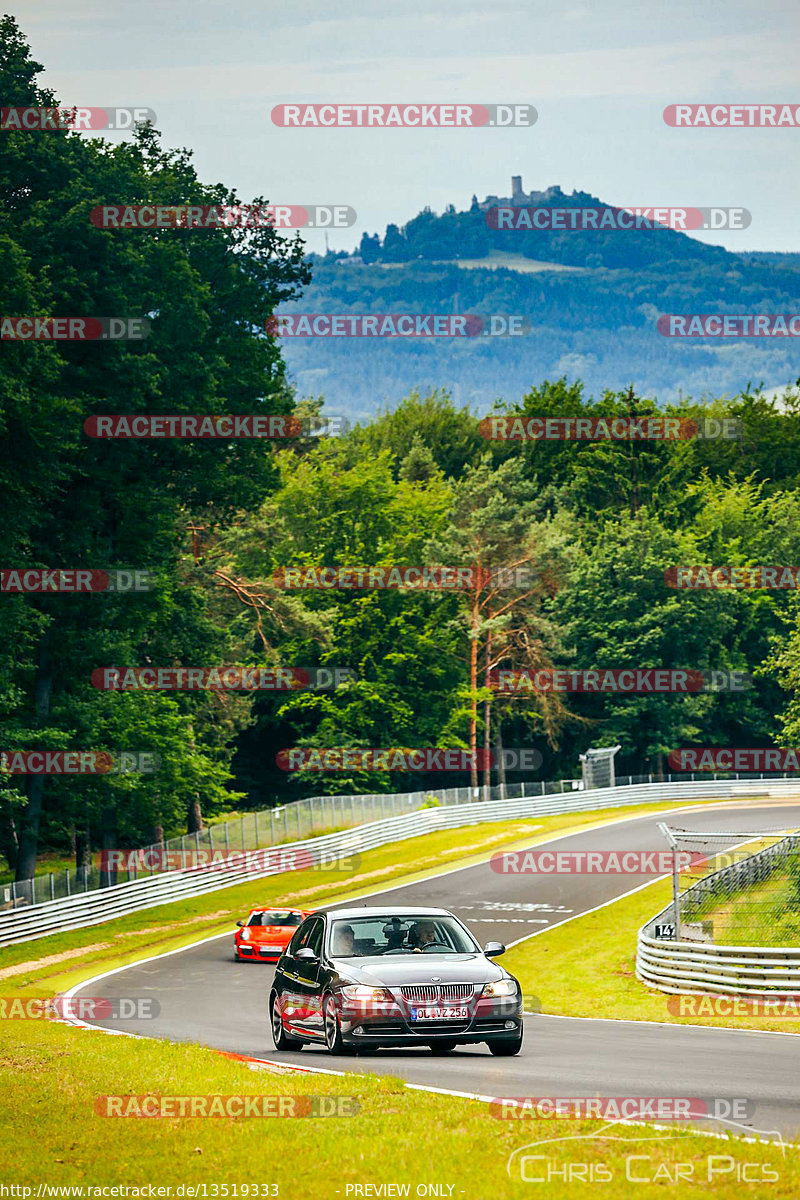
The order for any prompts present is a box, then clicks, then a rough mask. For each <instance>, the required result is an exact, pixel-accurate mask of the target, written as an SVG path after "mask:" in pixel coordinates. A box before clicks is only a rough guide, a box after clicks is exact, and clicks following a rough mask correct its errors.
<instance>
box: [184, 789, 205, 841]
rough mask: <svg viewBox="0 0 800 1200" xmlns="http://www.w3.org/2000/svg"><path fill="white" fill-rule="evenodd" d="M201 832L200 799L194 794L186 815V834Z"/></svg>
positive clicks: (201, 812)
mask: <svg viewBox="0 0 800 1200" xmlns="http://www.w3.org/2000/svg"><path fill="white" fill-rule="evenodd" d="M202 830H203V810H202V808H201V807H200V797H199V795H198V794H197V792H195V794H194V798H193V799H192V802H191V803H190V805H189V811H188V813H187V814H186V832H187V833H201V832H202Z"/></svg>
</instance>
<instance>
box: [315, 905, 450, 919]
mask: <svg viewBox="0 0 800 1200" xmlns="http://www.w3.org/2000/svg"><path fill="white" fill-rule="evenodd" d="M327 915H328V916H329V917H336V919H337V920H338V919H339V918H340V917H348V918H351V917H452V915H453V914H452V913H451V912H450V911H449V909H447V908H426V907H425V906H424V905H422V904H403V905H398V904H387V905H381V906H380V908H378V907H376V906H375V905H371V906H369V907H367V906H364V907H362V908H330V909H328V914H327Z"/></svg>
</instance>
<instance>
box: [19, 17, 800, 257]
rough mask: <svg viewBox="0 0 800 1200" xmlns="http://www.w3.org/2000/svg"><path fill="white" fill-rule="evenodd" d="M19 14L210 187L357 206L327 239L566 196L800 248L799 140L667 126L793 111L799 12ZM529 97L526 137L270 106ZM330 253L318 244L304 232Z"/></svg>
mask: <svg viewBox="0 0 800 1200" xmlns="http://www.w3.org/2000/svg"><path fill="white" fill-rule="evenodd" d="M13 11H14V14H15V16H16V17H17V20H18V21H19V23H20V24H21V26H22V28H23V31H24V32H25V34H26V36H27V38H28V40H29V42H30V43H31V47H32V52H33V55H34V57H35V58H36V59H38V61H40V62H42V63H44V64H45V67H46V71H45V73H44V74H43V76H42V77H41V79H42V82H44V83H45V84H47V85H48V86H49V87H51V88H52V89H53V90H54V91H55V92H56V93H57V95H58V96H59V97H60V99H61V100H62V101H68V102H70V103H75V104H85V105H104V104H119V105H142V106H146V107H148V108H151V109H154V110H155V111H156V113H157V114H158V120H157V122H156V124H157V127H158V129H160V130H161V132H162V134H163V139H164V143H165V144H166V145H171V146H186V147H190V148H192V149H193V150H194V152H195V162H196V166H197V170H198V173H199V175H200V176H201V178H203V179H204V180H206V181H208V182H216V181H223V182H225V183H226V184H228V185H230V186H232V187H235V188H236V189H237V190H238V192H239V193H240V195H241V196H242V198H243V199H244V200H247V199H250V198H252V197H253V196H255V195H263V196H266V197H267V198H268V199H269V200H270V201H271V202H274V203H286V204H306V203H310V204H324V203H334V204H348V205H351V206H352V207H353V208H355V209H356V211H357V213H358V221H357V224H356V225H355V227H354V229H353V230H352V231H344V232H341V233H339V234H334V235H332V236H331V246H332V247H336V248H348V249H349V248H350V247H351V246H352V245H353V244H354V243H355V242H356V241H358V239H359V238H360V235H361V232H362V230H364V229H366V230H368V232H370V233H372V232H378V231H379V232H381V233H383V230H384V228H385V226H386V224H387V222H390V221H394V222H396V223H398V224H402V223H403V222H404V221H406V220H408V219H409V218H410V217H411V216H413V215H415V214H416V213H417V212H418V211H419V210H420V209H421V208H422V207H423V206H425V205H430V207H431V208H433V209H434V210H436V211H441V210H442V209H443V208H444V206H445V205H446V204H449V203H452V204H455V205H456V207H457V208H465V207H468V205H469V201H470V198H471V196H472V194H473V192H476V193H477V194H478V196H479V198H480V199H483V197H484V196H485V195H486V194H487V193H496V194H498V195H508V194H509V192H510V177H511V175H512V174H519V175H522V177H523V185H524V187H525V189H526V190H529V189H531V188H536V189H541V188H544V187H547V186H549V185H551V184H556V183H558V184H560V185H561V187H562V188H563V189H564V190H565V191H566V192H571V191H572V189H573V188H577V189H579V190H582V191H588V192H591V193H593V194H594V195H597V196H599V197H600V198H601V199H602V200H604V201H607V202H610V203H615V204H626V205H651V204H652V205H672V206H680V205H684V206H685V205H696V206H711V205H719V206H743V207H745V208H747V209H749V210H750V212H751V213H752V217H753V221H752V225H751V226H750V228H749V229H747V230H746V231H743V232H734V231H730V232H721V233H718V234H705V235H703V234H701V235H700V236H702V237H705V238H706V239H707V240H709V241H714V242H718V243H720V244H723V245H725V246H727V247H728V248H729V249H732V250H738V249H747V250H794V251H800V222H798V204H797V195H798V190H799V185H800V170H798V163H799V162H800V154H799V153H798V146H799V145H800V129H793V128H782V129H774V130H773V129H746V128H739V129H672V128H669V127H668V126H666V125H665V123H664V121H663V118H662V110H663V109H664V107H665V106H666V105H667V104H670V103H676V102H686V103H692V102H694V103H703V102H719V103H737V102H738V103H771V102H775V103H779V104H780V103H787V104H788V103H792V104H794V105H798V104H800V67H799V66H798V33H800V5H798V4H797V3H796V2H795V0H788V2H787V3H781V2H776V0H766V3H765V2H761V3H759V4H752V3H744V2H742V0H725V2H724V3H721V2H719V0H712V3H707V4H702V5H701V4H697V3H696V2H695V0H692V2H691V3H688V2H685V0H679V2H678V3H671V4H666V3H663V2H662V0H644V2H643V3H642V2H639V3H629V2H627V0H624V2H622V3H616V4H613V5H610V4H601V5H586V6H582V5H574V6H570V5H569V0H567V7H565V8H564V9H562V10H560V11H559V10H558V9H557V6H556V5H555V4H554V3H553V0H547V2H546V3H543V2H540V0H528V2H527V3H525V2H523V0H498V2H496V3H494V4H486V2H485V0H461V2H460V3H454V2H453V0H447V2H445V0H426V2H424V3H423V2H420V0H405V2H404V3H403V4H402V5H400V4H398V5H394V6H392V5H388V4H386V3H385V0H338V3H336V4H335V5H332V6H328V5H323V4H322V3H320V2H319V0H295V3H293V4H291V5H290V6H289V7H288V8H283V7H281V6H280V5H278V4H276V3H275V2H274V0H261V2H260V3H258V4H235V3H234V4H231V3H220V2H219V0H213V2H212V0H192V3H188V2H187V0H102V2H100V0H97V2H96V3H86V2H85V0H69V2H68V3H64V0H58V2H56V0H27V2H26V3H24V4H22V5H20V6H18V7H16V8H15V9H14V10H13ZM324 101H329V102H334V103H336V102H342V103H346V102H360V103H366V102H369V101H371V102H373V103H378V102H385V103H392V102H409V103H413V102H433V101H436V102H450V101H461V102H469V103H498V102H509V103H522V102H526V103H529V104H533V105H535V107H536V108H537V110H538V113H539V119H538V122H537V124H536V125H534V126H533V127H531V128H519V129H510V130H499V129H498V130H495V129H428V130H416V129H391V130H381V129H355V128H352V129H346V128H339V129H325V130H316V129H296V130H293V129H283V128H278V127H276V126H274V125H273V124H272V122H271V119H270V110H271V109H272V107H273V105H275V104H279V103H282V102H289V103H291V102H295V103H296V102H303V103H314V102H316V103H320V102H324ZM309 245H310V247H311V248H312V249H322V248H323V246H322V243H321V235H320V234H314V235H312V236H311V237H310V238H309Z"/></svg>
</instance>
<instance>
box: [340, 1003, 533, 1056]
mask: <svg viewBox="0 0 800 1200" xmlns="http://www.w3.org/2000/svg"><path fill="white" fill-rule="evenodd" d="M339 1004H340V1007H339V1022H340V1025H341V1029H342V1040H343V1041H345V1042H347V1043H349V1044H350V1045H362V1046H363V1045H380V1046H413V1045H428V1044H429V1043H430V1042H437V1041H447V1042H459V1043H464V1044H467V1043H470V1042H473V1043H474V1042H485V1041H487V1040H488V1039H491V1040H494V1039H495V1038H497V1039H499V1040H508V1041H516V1040H518V1039H519V1037H520V1034H521V1031H522V997H521V995H517V996H510V997H508V998H503V999H493V998H491V997H473V999H472V1000H468V1001H466V1002H465V1004H464V1005H463V1007H465V1008H466V1009H467V1011H468V1016H467V1018H466V1019H458V1020H450V1019H443V1018H442V1019H436V1020H429V1021H425V1023H424V1024H423V1023H422V1022H420V1023H417V1022H416V1021H414V1020H412V1019H411V1015H410V1007H411V1006H410V1004H409V1002H408V1001H402V1000H395V1002H394V1003H393V1004H389V1003H388V1002H386V1003H384V1004H382V1005H381V1006H380V1011H373V1008H372V1007H370V1006H366V1005H361V1004H357V1003H352V1002H349V1001H348V1000H347V999H346V998H345V997H343V996H340V997H339ZM460 1007H462V1006H460Z"/></svg>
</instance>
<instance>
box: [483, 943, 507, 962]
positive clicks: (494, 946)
mask: <svg viewBox="0 0 800 1200" xmlns="http://www.w3.org/2000/svg"><path fill="white" fill-rule="evenodd" d="M505 952H506V948H505V946H504V945H503V943H502V942H487V943H486V945H485V946H484V947H483V953H484V954H485V955H486V957H487V958H499V957H500V955H501V954H505Z"/></svg>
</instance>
